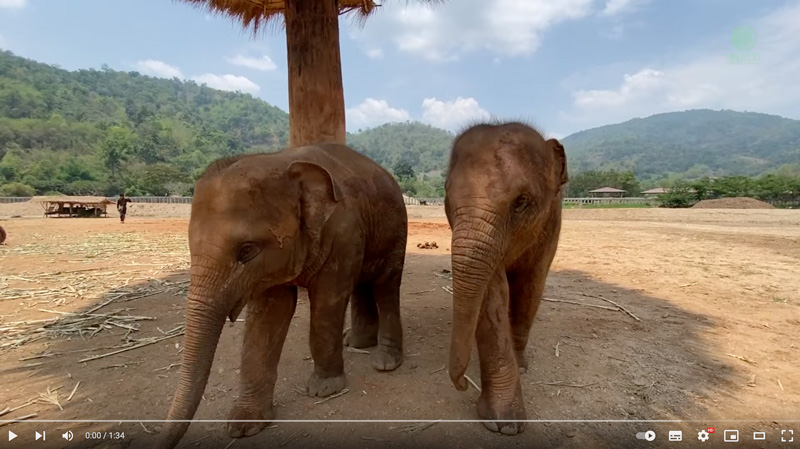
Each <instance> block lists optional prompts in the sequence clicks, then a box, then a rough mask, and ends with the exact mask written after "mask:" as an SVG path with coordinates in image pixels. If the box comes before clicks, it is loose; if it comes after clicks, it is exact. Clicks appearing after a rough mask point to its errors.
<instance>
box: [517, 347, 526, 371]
mask: <svg viewBox="0 0 800 449" xmlns="http://www.w3.org/2000/svg"><path fill="white" fill-rule="evenodd" d="M516 354H517V367H518V368H519V373H520V374H525V373H527V372H528V356H526V355H525V351H522V352H517V353H516Z"/></svg>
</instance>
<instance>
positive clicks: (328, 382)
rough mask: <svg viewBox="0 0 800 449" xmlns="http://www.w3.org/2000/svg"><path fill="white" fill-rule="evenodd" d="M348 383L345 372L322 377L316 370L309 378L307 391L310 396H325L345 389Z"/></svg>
mask: <svg viewBox="0 0 800 449" xmlns="http://www.w3.org/2000/svg"><path fill="white" fill-rule="evenodd" d="M346 383H347V381H346V377H345V375H344V373H342V374H339V375H338V376H333V377H322V376H320V375H319V374H317V372H316V371H315V372H314V373H313V374H312V375H311V378H309V379H308V384H307V386H306V392H307V393H308V395H309V396H316V397H320V398H324V397H326V396H330V395H332V394H334V393H338V392H340V391H342V390H344V387H345V385H346Z"/></svg>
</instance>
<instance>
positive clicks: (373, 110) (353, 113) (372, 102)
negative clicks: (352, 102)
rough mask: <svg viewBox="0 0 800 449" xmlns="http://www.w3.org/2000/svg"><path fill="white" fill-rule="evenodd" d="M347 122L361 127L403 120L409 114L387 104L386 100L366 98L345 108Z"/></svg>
mask: <svg viewBox="0 0 800 449" xmlns="http://www.w3.org/2000/svg"><path fill="white" fill-rule="evenodd" d="M346 112H347V123H348V125H352V128H363V127H370V126H376V125H381V124H383V123H389V122H404V121H406V120H409V119H410V118H411V116H410V115H409V114H408V111H406V110H405V109H396V108H393V107H391V106H389V103H388V102H387V101H386V100H376V99H374V98H367V99H366V100H364V101H362V102H361V104H359V105H358V106H356V107H353V108H348V109H347V111H346Z"/></svg>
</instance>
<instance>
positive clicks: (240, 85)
mask: <svg viewBox="0 0 800 449" xmlns="http://www.w3.org/2000/svg"><path fill="white" fill-rule="evenodd" d="M0 1H2V0H0ZM134 67H135V68H136V70H137V71H139V72H140V73H142V74H144V75H150V76H154V77H157V78H168V79H172V78H179V79H186V78H189V79H191V80H193V81H195V82H197V83H200V84H205V85H207V86H208V87H211V88H213V89H219V90H229V91H233V92H237V91H241V92H247V93H251V94H255V93H256V92H258V91H259V90H261V87H260V86H259V85H258V84H256V83H254V82H252V81H250V80H249V79H248V78H246V77H244V76H239V75H231V74H226V75H216V74H213V73H206V74H203V75H195V76H192V77H185V76H184V75H183V72H181V69H179V68H178V67H176V66H174V65H171V64H167V63H166V62H164V61H158V60H155V59H145V60H143V61H138V62H136V63H135V64H134Z"/></svg>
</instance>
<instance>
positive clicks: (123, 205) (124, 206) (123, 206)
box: [117, 193, 132, 223]
mask: <svg viewBox="0 0 800 449" xmlns="http://www.w3.org/2000/svg"><path fill="white" fill-rule="evenodd" d="M128 203H132V201H131V199H130V198H125V194H124V193H120V194H119V199H118V200H117V211H119V221H120V223H125V214H126V213H127V212H128Z"/></svg>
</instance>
